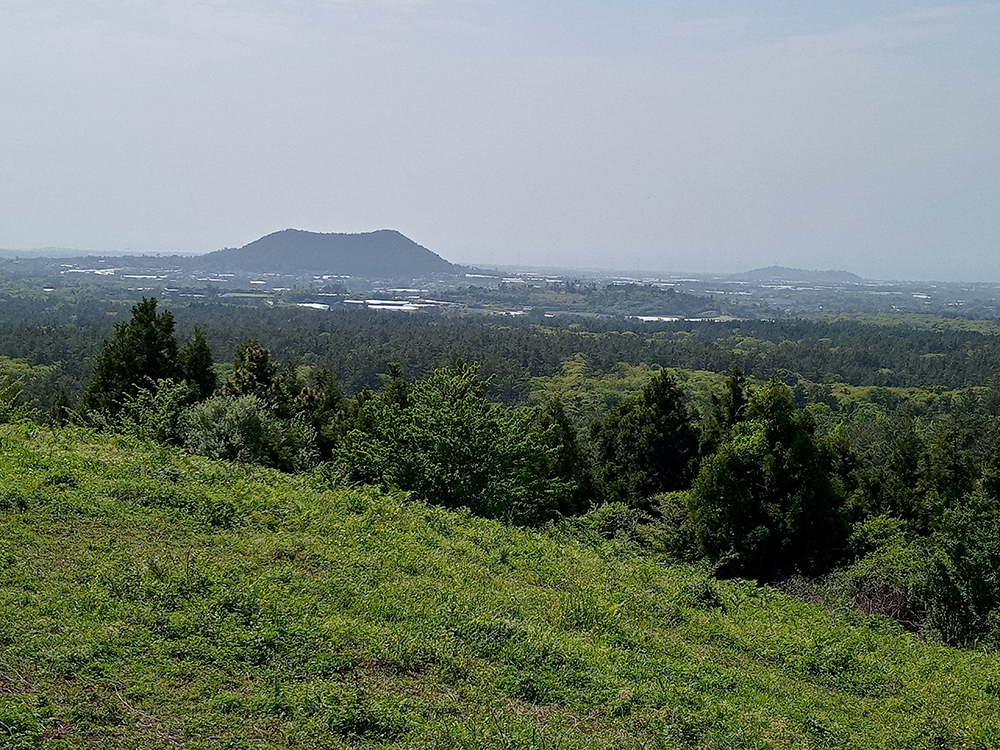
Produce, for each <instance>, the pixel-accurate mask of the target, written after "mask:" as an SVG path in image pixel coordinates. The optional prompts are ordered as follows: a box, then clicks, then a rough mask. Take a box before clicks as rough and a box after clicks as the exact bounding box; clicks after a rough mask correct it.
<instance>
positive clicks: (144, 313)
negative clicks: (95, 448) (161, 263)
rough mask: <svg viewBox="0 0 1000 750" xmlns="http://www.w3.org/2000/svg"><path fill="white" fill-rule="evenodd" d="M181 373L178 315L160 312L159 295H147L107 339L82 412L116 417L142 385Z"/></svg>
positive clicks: (83, 400)
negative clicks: (176, 324) (176, 334)
mask: <svg viewBox="0 0 1000 750" xmlns="http://www.w3.org/2000/svg"><path fill="white" fill-rule="evenodd" d="M179 376H180V367H179V363H178V355H177V340H176V339H175V338H174V316H173V314H172V313H171V312H170V311H169V310H164V311H163V312H160V313H158V312H157V311H156V298H155V297H151V298H149V299H148V300H147V299H146V298H145V297H144V298H143V300H142V302H140V303H139V304H137V305H135V306H133V307H132V318H131V319H130V320H129V321H127V322H125V323H117V324H116V325H115V332H114V336H112V338H111V340H110V341H108V340H107V339H105V341H104V345H103V346H102V347H101V352H100V354H98V357H97V361H96V362H95V364H94V372H93V375H91V378H90V381H89V382H88V383H87V387H86V389H85V390H84V392H83V396H82V397H81V401H80V407H81V411H84V412H100V413H102V414H104V415H105V416H108V417H115V416H117V414H118V412H120V411H121V409H122V407H123V405H124V403H125V401H126V400H127V399H129V398H131V397H134V396H135V395H136V394H137V393H138V391H139V389H140V388H142V387H144V386H147V385H151V384H153V383H155V382H156V381H158V380H176V379H178V377H179Z"/></svg>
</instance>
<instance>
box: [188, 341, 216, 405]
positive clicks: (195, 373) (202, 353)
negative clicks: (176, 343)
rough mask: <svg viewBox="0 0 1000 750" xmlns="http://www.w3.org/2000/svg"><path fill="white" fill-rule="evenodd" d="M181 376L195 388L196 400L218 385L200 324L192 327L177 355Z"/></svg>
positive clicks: (209, 350) (208, 393)
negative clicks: (189, 335) (192, 330)
mask: <svg viewBox="0 0 1000 750" xmlns="http://www.w3.org/2000/svg"><path fill="white" fill-rule="evenodd" d="M178 363H179V365H180V371H181V376H182V377H183V378H184V379H185V380H186V381H188V383H190V384H191V386H192V387H194V388H195V389H196V392H197V398H198V400H199V401H200V400H203V399H206V398H208V397H209V396H211V395H212V394H213V393H214V392H215V389H216V387H217V386H218V378H217V377H216V375H215V368H214V367H213V363H212V350H211V349H210V348H209V346H208V337H207V336H206V334H205V329H204V328H202V327H201V326H195V327H194V333H192V334H191V339H190V340H189V341H188V342H187V343H186V344H184V346H182V347H181V350H180V353H179V355H178Z"/></svg>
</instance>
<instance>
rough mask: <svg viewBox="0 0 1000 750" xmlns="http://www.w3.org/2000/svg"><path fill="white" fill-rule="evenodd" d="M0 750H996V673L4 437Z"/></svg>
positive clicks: (330, 510) (599, 546) (398, 499)
mask: <svg viewBox="0 0 1000 750" xmlns="http://www.w3.org/2000/svg"><path fill="white" fill-rule="evenodd" d="M0 476H2V485H0V747H3V748H46V750H55V749H56V748H83V747H102V748H164V747H187V748H220V749H221V748H339V747H393V748H487V749H489V748H771V747H774V748H785V747H788V748H907V749H909V748H993V747H1000V659H998V658H997V657H996V656H994V655H991V654H985V653H980V652H971V651H966V652H963V651H959V650H955V649H950V648H946V647H943V646H940V645H936V644H933V643H928V642H926V641H924V640H922V639H920V638H919V637H918V636H915V635H912V634H907V633H904V632H902V631H901V630H899V629H898V628H897V627H895V626H894V625H892V624H891V623H886V622H883V621H878V620H866V619H860V618H858V617H857V616H854V615H851V614H849V613H838V612H831V611H826V610H822V609H819V608H817V607H814V606H811V605H807V604H804V603H801V602H798V601H795V600H792V599H789V598H788V597H786V596H785V595H783V594H781V593H779V592H777V591H775V590H773V589H770V588H767V587H758V586H756V585H754V584H752V583H748V582H741V581H733V582H716V581H714V580H713V579H712V578H711V577H710V576H709V575H708V574H707V573H706V572H705V571H703V570H700V569H697V568H693V567H688V566H677V565H666V564H662V563H660V562H658V561H657V560H655V559H653V558H652V557H649V556H646V555H643V554H642V553H640V552H639V551H636V550H633V549H631V548H629V547H628V545H627V544H624V543H619V542H616V541H604V540H600V539H597V538H593V539H591V538H588V537H586V535H584V534H583V533H582V532H571V531H570V530H569V527H568V526H561V527H559V526H557V527H550V528H547V529H541V530H525V529H517V528H510V527H505V526H503V525H501V524H498V523H495V522H491V521H485V520H481V519H477V518H473V517H470V516H469V515H468V514H463V513H455V512H450V511H444V510H440V509H437V508H433V507H428V506H425V505H421V504H416V503H411V502H407V501H406V498H405V497H403V496H401V495H386V494H384V493H380V492H376V491H374V490H370V489H365V488H331V487H330V485H329V482H328V481H327V478H326V477H324V475H323V474H322V473H321V472H316V473H313V474H309V475H299V476H289V475H282V474H278V473H276V472H271V471H267V470H262V469H256V468H247V467H242V466H233V465H229V464H224V463H221V462H213V461H208V460H205V459H201V458H197V457H191V456H187V455H184V454H183V453H180V452H177V451H172V450H166V449H162V448H156V447H151V446H148V445H145V444H141V443H136V442H132V441H130V440H126V439H123V438H111V437H106V436H102V435H98V434H95V433H91V432H87V431H81V430H75V429H67V430H55V431H52V430H50V429H47V428H40V427H31V426H17V425H14V426H10V425H8V426H5V427H2V428H0Z"/></svg>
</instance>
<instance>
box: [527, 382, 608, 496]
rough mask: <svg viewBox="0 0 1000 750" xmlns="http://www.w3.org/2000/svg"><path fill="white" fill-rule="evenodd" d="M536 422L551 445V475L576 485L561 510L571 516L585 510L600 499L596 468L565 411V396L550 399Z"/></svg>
mask: <svg viewBox="0 0 1000 750" xmlns="http://www.w3.org/2000/svg"><path fill="white" fill-rule="evenodd" d="M537 424H538V427H539V428H541V430H542V431H543V434H545V435H546V436H547V442H548V444H549V446H550V447H551V448H552V459H551V460H552V465H551V469H550V472H551V474H552V475H553V476H555V477H559V478H560V479H563V480H565V481H567V482H569V483H571V484H572V486H573V491H572V493H571V494H570V495H568V496H567V502H566V503H565V504H564V505H563V506H562V507H560V508H559V509H558V510H559V512H560V513H561V514H562V515H564V516H569V515H576V514H578V513H582V512H584V511H586V510H587V508H589V507H590V506H591V504H593V503H594V501H595V500H596V499H597V489H596V487H595V486H594V472H593V467H592V466H591V463H590V457H589V456H588V454H587V452H586V450H584V448H583V446H582V445H580V442H579V440H578V439H577V434H576V429H575V428H574V427H573V423H572V421H571V420H570V418H569V416H567V414H566V409H565V408H564V407H563V403H562V399H560V398H559V397H558V396H557V397H555V398H553V399H551V400H549V401H547V402H546V403H545V404H544V405H543V406H542V408H541V409H540V410H539V412H538V420H537Z"/></svg>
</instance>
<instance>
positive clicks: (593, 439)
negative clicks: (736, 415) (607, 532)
mask: <svg viewBox="0 0 1000 750" xmlns="http://www.w3.org/2000/svg"><path fill="white" fill-rule="evenodd" d="M590 443H591V449H592V451H593V454H594V464H595V473H596V478H597V484H598V487H599V490H600V492H601V494H602V496H603V498H604V500H605V501H607V502H623V503H626V504H628V505H631V506H633V507H638V508H640V509H643V510H651V509H652V508H653V504H652V502H651V500H650V498H651V497H652V496H653V495H655V494H657V493H660V492H671V491H674V490H683V489H687V488H688V487H689V486H690V484H691V478H692V476H693V475H694V470H695V466H694V463H695V461H696V460H697V456H698V433H697V431H696V430H695V427H694V414H693V413H692V412H691V410H690V409H689V408H688V406H687V403H686V400H685V397H684V394H683V392H682V391H681V389H680V387H679V386H678V385H677V383H676V381H675V380H674V379H673V378H672V377H671V376H670V375H669V374H668V373H666V372H664V371H661V372H658V373H656V374H655V375H653V376H652V377H651V378H650V379H649V380H648V381H647V382H646V384H645V385H644V386H643V389H642V392H641V393H640V394H639V396H638V397H637V398H634V399H629V400H627V401H624V402H622V403H620V404H617V405H615V406H614V407H612V409H611V410H610V411H609V412H608V413H607V414H606V415H605V416H604V418H603V419H600V420H598V421H597V422H594V423H593V424H592V425H591V429H590Z"/></svg>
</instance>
